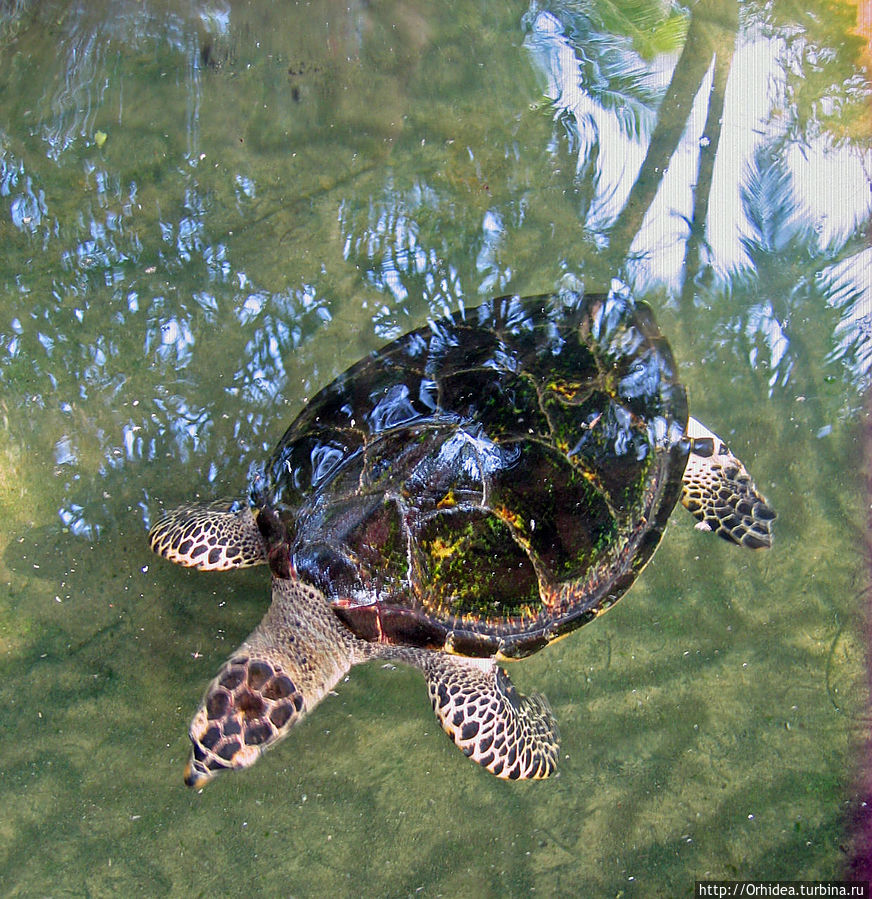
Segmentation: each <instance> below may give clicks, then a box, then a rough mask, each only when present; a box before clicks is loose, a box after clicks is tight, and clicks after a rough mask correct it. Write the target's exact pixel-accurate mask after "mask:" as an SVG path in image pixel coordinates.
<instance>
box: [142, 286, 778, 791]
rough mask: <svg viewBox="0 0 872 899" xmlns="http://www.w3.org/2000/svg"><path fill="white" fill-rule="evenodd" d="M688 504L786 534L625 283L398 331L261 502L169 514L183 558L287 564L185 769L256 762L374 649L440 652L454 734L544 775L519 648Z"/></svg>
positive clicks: (616, 579) (606, 600)
mask: <svg viewBox="0 0 872 899" xmlns="http://www.w3.org/2000/svg"><path fill="white" fill-rule="evenodd" d="M679 498H680V499H681V500H682V502H683V503H684V505H685V506H687V508H688V509H689V510H690V511H691V512H693V514H694V515H695V516H696V517H697V518H698V519H699V524H698V525H697V527H699V528H702V529H704V530H709V531H714V532H716V533H717V534H720V535H721V536H722V537H725V538H727V539H728V540H731V541H733V542H735V543H738V544H742V545H744V546H747V547H751V548H754V549H756V548H760V547H766V546H769V545H770V542H771V524H772V521H773V519H774V517H775V513H774V512H773V511H772V510H771V508H770V507H769V505H768V504H767V502H766V500H765V499H764V498H763V497H762V496H761V495H760V494H759V493H758V492H757V490H756V488H755V486H754V484H753V482H752V480H751V478H750V476H749V475H748V473H747V471H746V470H745V467H744V466H743V465H742V463H741V462H740V461H739V460H738V459H737V458H736V457H735V456H734V455H733V454H732V453H731V452H730V451H729V450H728V449H727V447H726V445H725V444H724V442H723V441H722V440H721V439H720V438H719V437H718V436H716V435H715V434H713V433H712V432H711V431H709V430H708V429H707V428H705V427H703V426H702V425H701V424H700V423H699V422H697V421H696V420H695V419H693V418H691V419H688V413H687V401H686V397H685V391H684V388H683V387H682V386H681V384H680V383H679V382H678V379H677V373H676V368H675V365H674V363H673V359H672V354H671V351H670V349H669V346H668V345H667V343H666V341H665V340H664V338H663V337H661V335H660V333H659V331H658V329H657V326H656V324H655V322H654V319H653V316H652V314H651V311H650V310H649V309H648V308H647V307H646V306H644V305H642V304H636V303H634V302H633V301H632V300H631V298H629V296H627V295H626V293H621V292H620V291H617V290H615V291H612V292H611V293H610V294H600V295H581V294H573V293H562V294H559V295H555V296H541V297H530V298H520V297H517V296H511V297H502V298H499V299H496V300H492V301H490V302H486V303H484V304H483V305H482V306H479V307H478V308H475V309H472V310H466V311H465V312H458V313H455V314H454V315H451V316H449V317H448V318H444V319H441V320H438V321H431V322H430V323H429V324H428V325H427V326H425V327H422V328H419V329H418V330H416V331H412V332H411V333H409V334H406V335H405V336H404V337H401V338H399V339H397V340H395V341H393V342H392V343H390V344H388V345H387V346H386V347H385V348H383V349H382V350H380V351H379V352H376V353H373V354H371V355H370V356H368V357H366V358H365V359H363V360H362V361H360V362H358V363H357V364H356V365H354V366H352V368H350V369H349V370H348V371H346V372H345V374H343V375H340V376H339V377H338V378H337V379H336V380H335V381H333V382H332V383H331V384H329V385H328V386H327V387H325V388H324V389H323V390H321V391H320V392H319V393H318V394H317V395H316V396H315V397H314V398H313V399H312V400H311V402H309V403H308V405H307V406H306V407H305V408H304V409H303V411H302V412H301V413H300V414H299V415H298V416H297V418H296V420H295V421H294V422H293V424H292V425H291V426H290V428H288V430H287V431H286V433H285V435H284V437H282V439H281V440H280V441H279V443H278V446H277V447H276V449H275V450H274V452H273V453H272V455H271V456H270V458H269V459H268V460H267V462H266V463H265V465H264V466H263V468H262V469H260V472H259V474H257V475H256V476H255V477H254V478H253V480H252V483H251V485H250V490H249V494H248V497H247V499H246V500H244V501H237V502H232V503H229V502H222V503H209V504H203V503H199V504H190V505H186V506H183V507H181V508H180V509H177V510H176V511H174V512H172V513H170V514H169V515H168V516H166V517H165V518H163V519H162V520H160V521H158V522H157V523H156V524H155V525H154V527H153V528H152V529H151V532H150V535H149V536H150V541H151V546H152V548H153V549H154V550H155V552H157V553H159V554H160V555H162V556H165V557H166V558H167V559H170V560H172V561H173V562H177V563H180V564H182V565H187V566H191V567H194V568H200V569H205V570H213V571H225V570H228V569H232V568H241V567H244V566H248V565H257V564H260V563H262V562H264V563H268V564H269V567H270V569H271V573H272V604H271V606H270V608H269V610H268V611H267V613H266V616H265V617H264V619H263V620H262V621H261V623H260V624H259V625H258V626H257V628H256V629H255V630H254V632H253V633H252V634H251V635H250V636H249V637H248V639H247V640H245V642H244V643H243V644H242V645H241V646H240V647H239V649H237V650H236V652H234V653H233V654H232V656H231V657H230V659H229V660H228V661H227V662H226V663H225V665H224V667H223V668H221V670H220V671H219V673H218V676H217V677H216V678H215V679H214V680H213V681H212V683H211V684H210V686H209V688H208V689H207V691H206V694H205V697H204V699H203V702H202V705H201V706H200V709H199V711H198V712H197V714H196V716H195V717H194V719H193V722H192V724H191V728H190V737H191V741H192V743H193V751H192V754H191V759H190V762H189V765H188V768H187V771H186V775H185V780H186V783H188V784H189V785H193V786H200V785H202V784H204V783H205V782H206V781H208V780H209V779H210V778H212V777H213V776H214V775H215V774H216V773H218V772H220V771H222V770H225V769H230V768H243V767H247V766H249V765H251V764H253V763H254V762H255V761H256V760H257V758H258V757H259V756H260V754H261V753H262V752H263V751H264V750H265V749H267V748H268V747H269V746H272V745H273V744H274V743H276V742H278V741H279V740H280V739H282V738H283V737H284V736H286V734H287V733H288V731H289V730H290V728H291V727H292V726H293V725H294V724H295V723H296V722H297V721H299V720H300V719H301V718H302V717H303V716H304V715H305V714H307V713H309V712H311V711H312V710H313V709H314V707H315V706H316V705H317V704H318V703H319V702H320V701H321V699H322V698H323V697H324V696H325V695H326V694H327V693H328V692H329V691H330V690H331V689H332V688H333V687H334V685H335V684H336V683H337V682H338V681H339V680H340V678H342V677H343V676H344V675H345V673H346V672H347V671H348V670H349V668H350V667H351V666H352V665H356V664H358V663H360V662H366V661H368V660H370V659H387V660H396V661H400V662H405V663H408V664H410V665H414V666H416V667H418V668H419V669H421V671H422V672H423V673H424V676H425V677H426V680H427V687H428V691H429V695H430V701H431V703H432V705H433V709H434V711H435V712H436V715H437V716H438V718H439V721H440V723H441V725H442V727H443V728H444V730H445V731H447V733H448V734H449V735H450V736H451V737H452V738H453V740H454V742H455V743H456V744H457V746H458V747H460V749H461V750H463V752H464V753H465V754H466V755H467V756H469V757H471V758H472V759H473V760H474V761H476V762H478V763H479V764H481V765H483V766H484V767H485V768H487V769H488V770H489V771H491V772H492V773H493V774H495V775H497V776H498V777H503V778H511V779H515V778H541V777H547V776H548V775H549V774H551V773H552V772H553V771H554V769H555V766H556V765H557V754H558V737H557V730H556V727H555V722H554V719H553V716H552V713H551V710H550V708H549V706H548V703H547V701H546V700H545V699H544V697H542V696H539V695H531V696H523V695H521V694H519V693H518V692H517V691H516V690H515V689H514V687H513V686H512V683H511V681H510V680H509V677H508V675H507V674H506V672H505V670H504V669H503V668H502V667H501V666H500V665H499V664H498V663H499V662H500V661H503V660H508V659H518V658H521V657H524V656H527V655H530V654H531V653H534V652H537V651H538V650H540V649H542V648H543V647H544V646H547V645H548V644H549V643H552V642H553V641H555V640H557V639H559V638H560V637H562V636H564V635H565V634H568V633H569V632H570V631H572V630H574V629H575V628H577V627H579V626H581V625H582V624H585V623H587V622H588V621H590V620H592V619H593V618H595V617H596V616H597V615H598V614H600V612H602V611H603V610H604V609H606V608H608V607H609V606H611V605H612V604H613V603H614V602H615V601H616V600H617V599H618V598H619V597H620V596H621V595H622V594H623V593H624V592H625V591H626V590H627V589H628V588H629V586H630V585H631V584H632V583H633V581H634V580H635V578H636V577H637V576H638V574H639V573H640V571H641V570H642V568H643V567H644V565H645V563H646V562H647V561H648V559H649V558H650V557H651V554H652V553H653V551H654V549H655V548H656V546H657V544H658V542H659V541H660V538H661V536H662V534H663V530H664V528H665V527H666V521H667V519H668V518H669V514H670V512H671V511H672V509H673V507H674V505H675V504H676V502H677V501H678V499H679Z"/></svg>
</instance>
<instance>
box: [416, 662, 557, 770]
mask: <svg viewBox="0 0 872 899" xmlns="http://www.w3.org/2000/svg"><path fill="white" fill-rule="evenodd" d="M407 652H408V651H407ZM412 652H413V653H414V651H412ZM410 654H411V653H410ZM401 657H404V658H405V660H406V661H412V663H413V664H415V665H417V667H419V668H421V669H422V670H423V672H424V674H425V676H426V678H427V691H428V693H429V694H430V702H431V703H432V705H433V710H434V711H435V712H436V717H437V718H438V719H439V723H440V724H441V725H442V728H443V730H445V732H446V733H447V734H448V735H449V736H450V737H451V738H452V739H453V740H454V742H455V743H456V744H457V746H458V748H459V749H460V750H461V751H462V752H463V753H464V755H467V756H469V758H471V759H472V760H473V761H474V762H478V764H479V765H482V766H483V767H485V768H487V770H488V771H490V772H491V774H495V775H496V776H497V777H500V778H504V779H506V780H523V779H528V778H529V779H539V778H543V777H548V776H549V775H550V774H552V773H553V772H554V769H555V768H556V767H557V753H558V750H559V748H560V741H559V738H558V735H557V725H556V723H555V721H554V716H553V715H552V714H551V709H550V707H549V705H548V702H547V700H546V699H545V697H544V696H541V695H539V694H533V695H532V696H523V695H522V694H520V693H519V692H518V691H517V690H516V689H515V687H514V685H513V684H512V682H511V680H510V679H509V676H508V674H506V672H505V671H504V670H503V669H502V668H500V666H499V665H497V664H496V663H495V662H494V661H493V660H492V659H467V658H462V657H461V656H454V655H447V654H444V653H434V652H419V653H417V655H415V656H414V657H413V658H411V659H410V658H409V657H408V656H407V655H406V656H401Z"/></svg>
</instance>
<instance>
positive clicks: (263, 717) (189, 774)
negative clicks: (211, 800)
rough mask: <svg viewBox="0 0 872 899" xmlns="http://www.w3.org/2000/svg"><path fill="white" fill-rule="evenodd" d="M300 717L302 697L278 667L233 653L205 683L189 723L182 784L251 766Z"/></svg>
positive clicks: (196, 783) (200, 782) (192, 784)
mask: <svg viewBox="0 0 872 899" xmlns="http://www.w3.org/2000/svg"><path fill="white" fill-rule="evenodd" d="M304 713H305V699H304V697H303V694H302V693H301V692H300V690H299V688H298V687H297V685H296V684H295V683H294V681H293V680H292V679H291V678H290V677H289V676H288V674H287V673H286V672H285V671H284V670H283V669H282V668H281V667H280V666H278V665H273V664H270V661H269V660H268V659H264V658H259V657H257V656H254V657H252V656H251V655H249V654H246V653H238V654H235V655H234V656H233V657H232V658H231V659H230V660H229V661H228V662H226V663H225V665H224V667H223V668H222V669H221V671H220V672H219V673H218V677H216V678H215V680H214V681H212V683H211V684H210V685H209V689H208V690H207V691H206V695H205V696H204V697H203V702H202V704H201V706H200V709H199V711H198V712H197V714H196V715H195V717H194V720H193V721H192V722H191V728H190V737H191V743H192V744H193V746H192V749H191V758H190V761H189V762H188V767H187V768H186V769H185V783H186V784H187V785H188V786H189V787H201V786H203V785H204V784H205V783H206V782H207V781H209V780H211V779H212V778H213V777H214V776H215V775H216V774H218V773H219V772H221V771H226V770H228V769H232V768H247V767H248V766H249V765H253V764H254V763H255V762H256V761H257V760H258V758H259V757H260V754H261V753H262V752H263V751H264V750H265V749H266V748H268V747H269V746H271V745H272V744H273V743H276V742H278V740H280V739H281V738H282V737H283V736H284V735H285V734H286V733H287V731H288V730H290V728H291V727H292V726H293V725H294V724H296V722H297V721H298V720H299V719H300V718H301V717H302V716H303V714H304Z"/></svg>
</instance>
